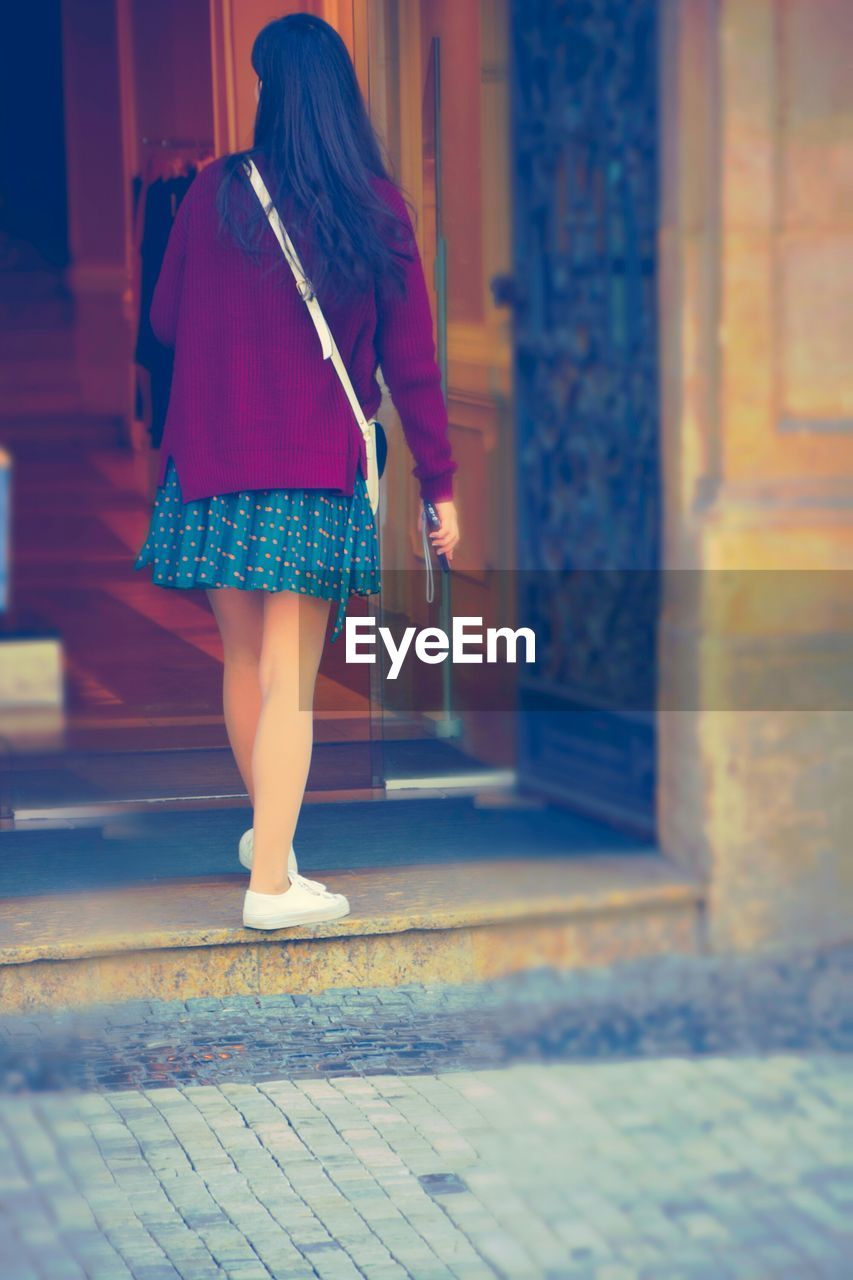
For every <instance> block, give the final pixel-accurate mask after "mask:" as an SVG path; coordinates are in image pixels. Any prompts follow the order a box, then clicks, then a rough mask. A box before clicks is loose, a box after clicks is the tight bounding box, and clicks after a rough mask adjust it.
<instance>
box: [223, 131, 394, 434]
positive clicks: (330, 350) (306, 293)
mask: <svg viewBox="0 0 853 1280" xmlns="http://www.w3.org/2000/svg"><path fill="white" fill-rule="evenodd" d="M247 165H248V170H249V181H250V182H251V184H252V187H253V188H254V191H255V195H256V196H257V197H258V199H259V200H260V202H261V206H262V208H263V209H264V212H265V213H266V215H267V217H268V218H269V223H270V226H271V227H272V229H273V231H274V232H275V236H276V239H277V240H278V242H279V244H280V245H281V249H282V252H283V253H284V256H285V257H286V258H287V261H288V262H289V263H290V269H291V270H292V272H293V277H294V279H295V281H296V287H297V289H298V290H299V295H300V297H301V298H302V300H303V302H304V303H305V305H306V306H307V307H308V311H309V313H310V315H311V319H312V320H313V322H314V328H315V329H316V330H317V333H318V334H319V336H320V343H321V345H322V348H323V359H324V360H329V359H331V361H332V364H333V365H334V368H335V372H336V373H337V375H338V377H339V378H340V380H341V383H342V385H343V388H344V391H345V392H346V393H347V399H348V400H349V402H350V405H351V406H352V411H353V413H354V414H355V420H356V422H357V423H358V425H359V427H360V428H361V434H362V435H363V436H364V438H365V441H366V442H367V443H368V446H370V443H371V439H372V432H371V429H370V424H369V423H368V420H367V419H366V418H365V416H364V411H363V409H362V407H361V405H360V404H359V401H358V396H357V395H356V393H355V388H354V387H353V385H352V383H351V382H350V377H349V374H348V373H347V370H346V365H345V364H344V362H343V360H342V359H341V353H340V352H339V351H338V347H337V343H336V342H335V339H334V337H333V336H332V331H331V329H330V328H329V326H328V324H327V322H326V317H325V316H324V315H323V311H322V308H321V306H320V303H319V302H318V301H317V295H316V294H315V293H314V290H313V289H312V287H311V281H310V280H309V279H308V277H307V276H306V274H305V272H304V270H303V269H302V263H301V262H300V261H299V254H298V253H297V252H296V249H295V248H294V245H293V241H292V240H291V238H290V236H289V235H288V234H287V229H286V227H285V225H284V223H283V222H282V220H281V218H280V217H279V213H278V210H277V209H276V207H275V205H274V204H273V202H272V198H271V197H270V193H269V191H268V190H267V187H266V184H265V182H264V180H263V178H262V177H261V175H260V173H259V172H258V167H257V165H256V164H255V163H254V161H253V160H252V158H251V156H249V157H247ZM373 446H374V448H375V440H374V441H373Z"/></svg>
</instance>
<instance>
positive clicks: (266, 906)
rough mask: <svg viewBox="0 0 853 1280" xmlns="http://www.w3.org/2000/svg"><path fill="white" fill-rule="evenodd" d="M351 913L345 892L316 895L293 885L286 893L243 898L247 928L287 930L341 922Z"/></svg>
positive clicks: (254, 895)
mask: <svg viewBox="0 0 853 1280" xmlns="http://www.w3.org/2000/svg"><path fill="white" fill-rule="evenodd" d="M348 913H349V902H348V901H347V899H346V898H345V897H344V895H343V894H342V893H328V892H325V893H321V894H320V893H313V892H312V891H311V890H310V889H306V888H305V887H304V885H301V884H299V882H298V881H297V883H295V884H291V886H290V888H289V889H287V890H285V892H284V893H255V892H254V890H252V889H247V890H246V896H245V898H244V899H243V926H244V928H246V929H287V928H289V927H290V926H291V925H295V924H319V923H320V922H322V921H324V920H340V918H341V916H345V915H347V914H348Z"/></svg>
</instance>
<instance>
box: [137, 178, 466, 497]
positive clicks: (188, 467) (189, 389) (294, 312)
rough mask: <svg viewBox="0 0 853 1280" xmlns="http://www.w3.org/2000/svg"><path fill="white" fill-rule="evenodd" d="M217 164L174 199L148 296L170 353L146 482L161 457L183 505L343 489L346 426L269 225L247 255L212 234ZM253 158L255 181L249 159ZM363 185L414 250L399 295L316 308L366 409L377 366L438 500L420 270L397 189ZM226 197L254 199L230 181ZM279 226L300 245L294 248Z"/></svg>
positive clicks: (442, 431) (372, 406)
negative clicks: (157, 446) (233, 496)
mask: <svg viewBox="0 0 853 1280" xmlns="http://www.w3.org/2000/svg"><path fill="white" fill-rule="evenodd" d="M223 163H224V162H223V160H222V159H220V160H215V161H213V162H212V163H211V164H209V165H207V166H206V167H205V168H204V169H202V171H201V172H200V173H199V175H198V177H197V178H196V179H195V180H194V181H193V183H192V185H191V187H190V188H189V191H188V192H187V194H186V196H185V197H184V200H183V202H182V203H181V205H180V207H179V209H178V213H177V216H176V218H175V223H174V226H173V227H172V232H171V235H170V237H169V243H168V246H167V249H166V254H165V257H164V260H163V266H162V269H161V272H160V277H159V279H158V281H157V287H156V289H155V291H154V297H153V300H152V304H151V325H152V328H153V330H154V333H155V335H156V336H157V338H158V339H159V340H160V341H161V342H162V343H164V344H165V345H167V346H173V347H174V348H175V364H174V377H173V381H172V391H171V396H170V399H169V409H168V414H167V416H166V424H165V428H164V433H163V441H162V446H161V457H160V470H159V481H160V482H162V481H163V479H164V477H165V473H166V465H167V462H168V459H169V456H170V455H171V456H172V457H173V458H174V460H175V466H176V468H177V472H178V478H179V480H180V485H181V494H182V497H183V500H184V501H185V502H189V501H192V500H193V499H195V498H206V497H212V496H213V495H214V494H219V493H231V492H234V491H236V490H238V489H269V488H285V487H288V488H289V487H293V488H305V489H327V488H328V489H334V490H338V491H340V492H341V493H345V494H351V493H352V491H353V484H354V481H355V476H356V471H357V469H358V468H359V466H360V467H361V471H362V474H366V458H365V451H364V442H363V440H362V436H361V432H360V430H359V428H358V424H357V423H356V421H355V417H354V415H353V412H352V409H351V408H350V404H349V401H348V400H347V398H346V394H345V392H344V389H343V387H342V386H341V384H340V381H339V379H338V377H337V375H336V373H335V371H334V369H333V367H332V363H331V361H330V360H323V356H322V350H321V347H320V340H319V338H318V336H317V331H316V330H315V328H314V326H313V324H312V322H311V317H310V315H309V314H308V308H307V307H306V306H305V303H304V302H303V301H302V299H301V298H300V296H299V294H298V292H297V290H296V285H295V283H294V281H293V277H292V275H291V273H290V269H289V267H288V266H287V263H286V262H284V259H283V257H282V252H281V248H280V247H279V244H278V241H277V240H276V239H275V236H274V235H273V232H272V229H271V228H270V227H269V226H266V227H265V228H264V230H263V247H262V253H261V256H260V258H259V259H258V260H257V261H255V260H253V259H252V258H250V257H249V256H248V255H247V254H246V253H245V252H244V251H243V250H241V249H240V247H239V246H238V245H237V244H236V243H235V242H234V240H233V238H232V237H231V236H230V234H229V233H227V232H225V233H223V234H221V233H220V232H219V216H218V213H217V210H216V190H217V187H218V185H219V182H220V179H221V176H222V168H223ZM257 164H258V168H259V169H260V171H261V174H262V176H263V177H264V179H265V181H267V183H268V185H269V174H268V170H266V169H265V168H264V164H263V157H261V158H260V159H258V160H257ZM374 181H375V183H376V188H377V191H378V192H379V194H380V195H382V196H383V198H384V199H385V200H386V202H387V203H388V205H389V206H390V207H391V208H392V209H393V210H394V211H395V212H397V213H398V214H399V217H400V218H401V219H402V220H403V221H404V224H405V225H406V227H407V228H408V231H409V233H410V235H411V243H412V246H413V247H414V249H415V257H414V259H413V260H411V261H409V262H408V263H407V264H406V267H405V269H406V290H407V292H406V297H405V298H402V297H397V296H395V297H393V298H391V299H390V300H386V299H381V298H379V297H378V290H374V291H373V292H370V293H368V294H367V295H364V296H362V297H360V298H359V299H357V301H356V302H355V303H353V302H352V301H349V302H345V303H342V304H341V305H336V304H335V303H334V300H332V301H331V302H327V301H326V299H325V298H324V299H323V310H324V312H325V315H326V319H327V320H328V322H329V325H330V327H331V330H332V333H333V334H334V335H335V341H336V342H337V344H338V348H339V350H340V352H341V356H342V357H343V359H344V361H345V363H346V366H347V370H348V372H349V375H350V378H351V380H352V383H353V386H354V387H355V390H356V393H357V395H358V397H359V401H360V403H361V406H362V408H363V410H364V412H365V414H366V415H367V417H368V418H370V417H372V416H373V415H374V414H375V413H376V411H377V409H378V407H379V402H380V399H381V391H380V387H379V383H378V382H377V380H376V369H377V366H378V365H381V368H382V375H383V378H384V380H385V382H386V384H387V386H388V388H389V390H390V392H391V396H392V398H393V401H394V404H395V406H396V408H397V411H398V412H399V414H400V419H401V422H402V425H403V431H404V433H405V437H406V440H407V442H408V445H409V448H410V449H411V451H412V454H413V455H414V459H415V464H416V465H415V467H414V472H413V474H414V475H415V476H416V478H417V479H418V481H419V484H420V489H421V495H422V496H423V497H424V498H429V499H431V500H432V501H433V502H437V501H442V500H444V499H447V498H451V497H452V496H453V473H454V471H455V470H456V466H457V464H456V462H455V461H454V460H453V458H452V456H451V450H450V445H449V442H448V435H447V410H446V406H445V403H444V397H443V395H442V391H441V375H440V372H439V369H438V365H437V363H436V358H435V344H434V341H433V329H432V314H431V312H430V304H429V295H428V293H427V287H426V281H425V279H424V272H423V266H422V264H421V260H420V256H419V255H418V254H417V245H416V243H415V239H414V230H413V228H412V223H411V220H410V218H409V216H408V212H407V209H406V206H405V204H404V202H403V200H402V198H401V196H400V194H399V192H398V191H397V189H396V187H394V186H393V184H392V183H390V182H388V181H387V180H386V179H381V178H376V179H375V180H374ZM234 198H235V199H239V200H246V201H254V200H256V196H255V195H254V193H253V192H252V190H251V188H250V187H248V185H246V187H245V189H240V188H238V184H237V181H236V180H235V191H234ZM281 212H282V214H283V215H284V216H286V215H285V210H283V209H282V211H281ZM288 230H290V232H291V235H293V238H294V241H295V243H296V245H297V249H299V250H300V253H301V251H302V249H303V248H304V246H303V245H301V244H300V242H299V240H298V238H297V236H296V235H294V232H293V229H292V228H290V227H288ZM273 267H275V268H277V269H275V270H271V268H273Z"/></svg>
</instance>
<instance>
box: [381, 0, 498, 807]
mask: <svg viewBox="0 0 853 1280" xmlns="http://www.w3.org/2000/svg"><path fill="white" fill-rule="evenodd" d="M369 8H370V18H369V43H370V58H369V62H370V76H369V87H370V109H371V114H372V117H373V120H374V123H375V124H376V126H377V128H378V130H379V132H380V134H381V135H382V137H383V139H384V142H385V145H386V150H387V156H388V160H389V163H390V167H391V169H392V171H393V174H394V176H395V178H396V179H397V180H398V181H399V183H400V185H401V187H402V189H403V192H404V194H405V195H406V196H407V197H408V198H409V200H410V202H411V205H412V206H413V209H414V219H415V227H416V232H417V235H418V244H419V248H420V252H421V258H422V261H423V266H424V272H425V275H426V279H427V283H428V285H429V286H430V289H431V292H432V304H433V317H434V324H435V329H434V337H435V344H436V352H437V357H438V361H439V364H440V367H441V371H442V379H443V387H444V394H445V397H446V401H447V404H448V411H449V418H450V435H451V442H452V446H453V450H454V456H455V457H456V459H457V461H458V464H459V468H458V472H457V475H456V480H455V496H456V500H457V505H458V507H459V510H460V523H461V526H462V533H463V541H462V544H461V545H460V547H459V549H458V551H457V553H456V556H455V558H454V566H453V572H452V573H451V574H450V575H449V577H448V576H447V575H443V574H441V572H440V570H439V568H438V565H437V564H435V563H433V571H434V591H433V598H432V600H429V599H428V576H427V572H426V569H427V566H426V562H425V560H424V554H423V550H422V544H421V536H420V531H419V527H418V519H419V512H420V502H419V496H418V491H417V486H416V484H415V482H414V480H413V478H412V476H411V470H412V465H413V463H412V459H411V456H410V454H409V452H408V450H407V448H406V446H405V442H404V440H403V436H402V431H401V430H400V424H399V421H398V420H397V418H396V416H395V414H394V411H393V406H392V405H391V403H390V400H389V401H388V402H387V403H384V404H383V406H382V409H381V411H380V416H382V420H383V422H386V423H387V424H388V426H389V427H390V431H389V435H390V451H389V463H388V468H387V471H386V475H385V477H384V478H383V490H384V491H383V501H382V514H381V534H382V550H383V592H382V600H381V604H380V613H381V623H382V625H384V626H386V627H387V628H388V629H389V631H390V632H391V633H392V634H393V635H394V636H399V634H400V633H401V632H402V630H404V628H405V626H414V627H416V628H418V629H420V628H423V627H426V626H430V627H438V628H440V629H441V630H442V631H444V632H446V633H448V634H449V633H450V631H451V618H452V615H453V614H456V615H459V614H465V615H470V616H477V617H483V618H484V619H485V618H488V617H489V616H493V615H494V614H495V613H496V611H497V610H498V609H499V608H500V605H501V598H502V596H503V595H505V593H506V590H507V587H508V584H509V580H510V578H511V570H512V568H513V559H512V557H513V546H514V534H513V522H514V516H513V511H512V490H513V462H512V459H513V439H512V413H511V386H510V382H511V331H510V322H509V319H508V316H507V313H506V312H505V311H504V310H503V309H501V308H499V307H498V306H496V304H495V301H494V298H493V295H492V290H491V281H492V280H493V278H494V277H495V276H498V275H501V274H503V273H505V272H506V271H507V270H508V269H509V261H510V236H509V223H510V215H509V202H510V187H509V177H508V76H507V21H508V15H507V11H506V2H505V0H480V2H479V3H472V4H470V5H459V4H454V3H451V2H450V0H420V3H417V4H412V5H397V4H395V3H388V2H383V0H372V2H371V4H370V7H369ZM380 656H381V658H382V660H383V676H382V685H381V691H380V699H381V717H382V735H383V769H384V782H385V786H386V788H387V789H388V790H403V789H407V788H413V787H425V788H435V787H442V788H444V787H460V788H465V787H469V788H477V787H479V786H481V785H490V784H494V783H496V782H501V781H505V782H510V781H511V780H512V777H513V774H512V766H513V760H514V740H513V739H514V731H515V716H514V714H513V713H512V712H511V711H510V710H509V709H508V707H504V709H503V710H502V711H500V712H495V711H494V710H493V709H492V707H491V706H487V705H483V701H484V700H483V698H482V696H481V694H480V693H479V692H478V687H477V684H476V683H475V682H474V681H473V680H472V679H471V678H470V668H469V670H468V671H467V672H466V671H465V670H464V669H463V670H461V671H460V669H459V668H458V667H456V666H454V665H452V664H451V663H450V662H449V661H444V662H442V663H440V664H436V665H435V666H428V667H427V666H424V665H423V664H421V663H418V662H417V659H415V658H414V657H409V659H407V661H406V663H405V664H404V666H403V667H401V668H400V669H399V671H397V672H395V671H393V669H392V663H391V661H390V659H389V657H388V655H387V654H386V653H381V654H380ZM466 676H467V677H468V678H467V679H466Z"/></svg>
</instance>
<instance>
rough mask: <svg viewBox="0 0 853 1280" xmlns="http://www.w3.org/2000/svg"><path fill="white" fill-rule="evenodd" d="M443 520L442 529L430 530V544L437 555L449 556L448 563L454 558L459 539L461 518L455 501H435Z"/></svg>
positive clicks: (434, 504)
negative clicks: (454, 550)
mask: <svg viewBox="0 0 853 1280" xmlns="http://www.w3.org/2000/svg"><path fill="white" fill-rule="evenodd" d="M433 506H434V507H435V509H436V511H437V512H438V518H439V520H440V521H441V528H440V529H431V530H430V531H429V538H430V544H431V545H432V549H433V551H434V552H435V553H436V555H439V556H440V555H445V556H447V560H448V563H450V562H451V561H452V560H453V549H454V547H455V546H456V544H457V542H458V541H459V518H458V516H457V514H456V504H455V503H454V502H434V503H433Z"/></svg>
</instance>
